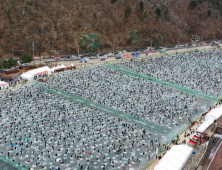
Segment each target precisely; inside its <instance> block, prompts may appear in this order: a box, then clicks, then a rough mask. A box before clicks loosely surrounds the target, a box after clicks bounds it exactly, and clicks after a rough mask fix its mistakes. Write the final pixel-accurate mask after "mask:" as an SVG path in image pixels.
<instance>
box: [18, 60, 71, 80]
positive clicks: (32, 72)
mask: <svg viewBox="0 0 222 170" xmlns="http://www.w3.org/2000/svg"><path fill="white" fill-rule="evenodd" d="M68 67H74V65H73V64H71V65H68V66H64V65H63V64H62V65H61V66H59V65H58V66H56V67H53V68H51V69H50V68H49V67H48V66H45V67H41V68H37V69H34V70H30V71H27V72H25V73H23V74H22V75H21V76H20V77H21V78H22V79H23V80H28V81H30V80H33V79H34V78H35V77H36V76H37V77H38V76H40V75H43V74H47V75H50V74H52V73H54V72H55V71H56V70H61V69H65V68H68Z"/></svg>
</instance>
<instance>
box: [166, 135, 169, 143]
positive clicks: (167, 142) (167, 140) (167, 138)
mask: <svg viewBox="0 0 222 170" xmlns="http://www.w3.org/2000/svg"><path fill="white" fill-rule="evenodd" d="M168 142H169V137H167V143H166V144H167V145H168Z"/></svg>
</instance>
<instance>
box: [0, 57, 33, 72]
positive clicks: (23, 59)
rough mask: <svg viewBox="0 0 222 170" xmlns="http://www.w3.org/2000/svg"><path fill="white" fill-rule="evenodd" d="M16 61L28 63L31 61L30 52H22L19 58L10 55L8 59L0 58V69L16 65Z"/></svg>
mask: <svg viewBox="0 0 222 170" xmlns="http://www.w3.org/2000/svg"><path fill="white" fill-rule="evenodd" d="M18 61H19V63H20V64H24V63H30V62H32V61H33V55H32V54H24V55H23V56H21V57H20V59H19V60H17V59H15V58H13V57H10V58H9V59H5V60H0V69H9V68H12V67H15V66H17V65H18Z"/></svg>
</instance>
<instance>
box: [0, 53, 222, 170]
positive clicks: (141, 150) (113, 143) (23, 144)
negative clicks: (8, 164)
mask: <svg viewBox="0 0 222 170" xmlns="http://www.w3.org/2000/svg"><path fill="white" fill-rule="evenodd" d="M205 53H206V54H208V53H209V55H210V54H212V55H213V54H217V51H216V52H215V51H214V52H211V53H210V52H208V53H207V52H205ZM205 53H204V55H205ZM218 53H219V52H218ZM187 55H191V54H186V55H184V57H189V56H187ZM115 65H116V66H119V67H123V68H127V69H131V70H133V71H136V72H140V73H143V74H146V75H149V76H152V77H156V78H159V79H162V80H165V81H168V82H172V83H175V84H179V85H181V86H185V87H189V88H193V89H196V90H199V91H202V92H204V93H208V94H213V95H216V96H218V95H219V94H220V86H219V83H220V74H221V71H220V69H219V68H216V67H213V66H211V65H207V64H201V63H197V62H194V61H188V60H187V59H185V58H183V57H175V56H167V57H161V58H154V59H145V60H141V61H131V62H124V63H118V64H115ZM203 77H205V78H203ZM37 84H41V85H42V86H43V87H46V88H45V89H44V88H41V87H40V86H35V85H34V84H31V85H26V86H23V87H20V88H17V89H13V90H10V91H7V92H4V93H1V94H0V105H1V106H2V107H0V117H1V122H0V145H1V147H0V153H1V154H2V155H5V156H7V157H8V158H9V159H11V160H13V161H14V162H17V163H19V164H20V165H22V166H24V167H29V168H33V169H47V170H48V169H55V170H56V169H57V170H64V169H66V170H69V169H70V170H73V169H76V170H77V169H78V170H79V169H80V170H83V169H90V170H91V169H104V170H105V169H109V170H110V169H116V170H118V169H124V168H127V169H128V168H129V169H134V168H138V167H139V166H141V165H144V163H146V162H147V161H148V160H150V159H152V158H156V153H157V152H158V149H160V148H161V147H163V145H165V144H166V143H167V142H169V141H168V139H169V140H170V139H171V138H172V137H173V136H174V135H175V134H176V133H178V132H179V131H180V130H181V129H182V128H184V127H185V126H186V125H187V124H188V123H190V122H192V120H193V119H194V118H195V117H196V116H198V115H200V114H202V112H203V111H204V109H206V108H208V107H209V106H210V105H211V104H212V103H211V102H210V101H207V100H206V101H203V102H205V103H204V104H205V108H204V107H203V106H200V107H196V106H197V103H199V101H201V98H199V97H196V96H195V95H191V94H187V93H184V92H182V91H178V90H175V89H171V88H168V87H165V86H162V85H160V84H157V83H153V82H149V81H147V80H144V79H142V78H139V77H136V76H131V75H127V74H124V73H121V72H118V71H116V70H113V69H109V68H106V67H104V66H98V67H93V68H88V69H83V70H79V71H72V72H69V73H62V74H58V75H54V76H51V77H47V80H46V81H44V82H38V83H37ZM47 88H48V89H54V90H56V91H57V93H53V92H50V91H48V90H46V89H47ZM60 92H63V93H64V94H69V95H70V94H71V95H74V96H78V97H80V98H82V99H84V100H85V101H93V102H94V103H96V104H99V105H102V106H104V107H107V108H112V109H114V110H117V111H119V112H121V113H124V114H127V115H130V116H131V117H133V118H134V119H135V120H136V121H139V119H141V120H143V121H146V122H152V124H154V125H156V126H161V127H164V128H166V129H169V130H170V133H169V134H166V133H164V132H161V131H159V130H154V128H153V127H152V128H151V127H148V126H146V125H144V126H143V125H142V124H139V123H137V122H136V121H134V120H124V119H123V118H121V116H120V117H118V116H116V115H113V114H112V113H110V112H106V111H105V110H104V111H101V110H98V109H96V107H93V106H91V105H87V103H85V104H83V103H81V102H78V101H77V100H72V99H70V98H68V97H67V98H66V97H64V96H61V95H59V93H60ZM202 104H203V103H202ZM191 133H193V132H189V131H188V132H187V134H185V135H186V137H189V136H190V134H191ZM173 142H174V143H175V144H179V143H180V142H182V143H183V141H179V140H178V139H175V140H174V141H173Z"/></svg>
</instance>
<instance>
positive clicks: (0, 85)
mask: <svg viewBox="0 0 222 170" xmlns="http://www.w3.org/2000/svg"><path fill="white" fill-rule="evenodd" d="M7 87H9V83H7V82H4V81H0V90H3V89H6V88H7Z"/></svg>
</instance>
